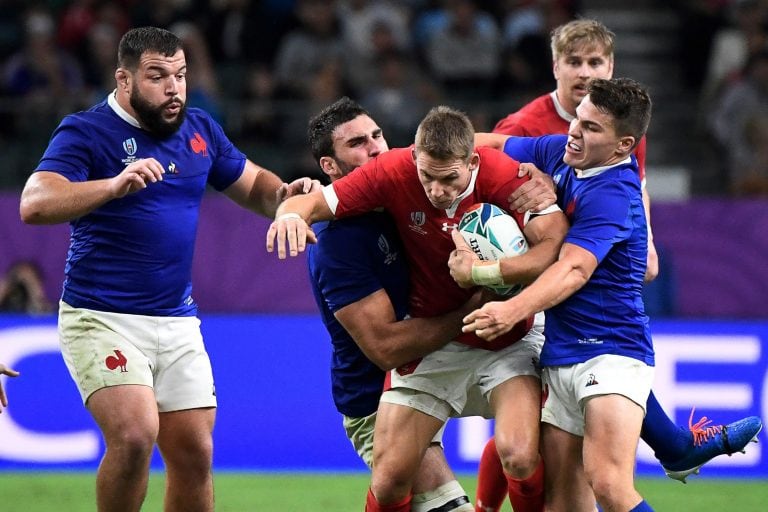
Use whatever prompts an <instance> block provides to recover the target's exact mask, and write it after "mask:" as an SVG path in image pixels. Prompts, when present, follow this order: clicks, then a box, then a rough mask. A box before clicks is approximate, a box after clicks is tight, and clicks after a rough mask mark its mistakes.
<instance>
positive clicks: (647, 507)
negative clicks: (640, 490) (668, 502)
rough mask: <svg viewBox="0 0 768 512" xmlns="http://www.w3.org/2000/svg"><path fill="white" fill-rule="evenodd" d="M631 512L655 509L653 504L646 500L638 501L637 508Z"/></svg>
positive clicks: (644, 511)
mask: <svg viewBox="0 0 768 512" xmlns="http://www.w3.org/2000/svg"><path fill="white" fill-rule="evenodd" d="M629 512H653V509H652V508H651V506H650V505H649V504H648V503H646V502H645V500H643V501H641V502H640V503H638V504H637V505H636V506H635V508H633V509H632V510H630V511H629Z"/></svg>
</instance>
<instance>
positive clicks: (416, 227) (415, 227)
mask: <svg viewBox="0 0 768 512" xmlns="http://www.w3.org/2000/svg"><path fill="white" fill-rule="evenodd" d="M425 222H427V214H426V213H424V212H411V224H410V225H409V226H408V227H409V228H410V229H411V231H415V232H417V233H419V234H420V235H426V234H427V232H426V231H424V230H423V229H422V228H421V226H423V225H424V223H425Z"/></svg>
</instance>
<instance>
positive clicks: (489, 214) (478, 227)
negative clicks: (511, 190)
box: [459, 203, 528, 296]
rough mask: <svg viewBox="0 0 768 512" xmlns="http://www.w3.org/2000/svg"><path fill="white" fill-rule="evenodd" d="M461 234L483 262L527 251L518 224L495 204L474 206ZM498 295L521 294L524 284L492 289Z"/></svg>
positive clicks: (460, 225)
mask: <svg viewBox="0 0 768 512" xmlns="http://www.w3.org/2000/svg"><path fill="white" fill-rule="evenodd" d="M459 232H460V233H461V236H462V237H463V238H464V240H465V241H466V242H467V244H468V245H469V246H470V247H471V248H472V250H473V251H474V252H475V254H477V256H478V257H479V258H480V259H481V260H484V261H488V260H498V259H501V258H509V257H513V256H519V255H520V254H523V253H525V252H526V251H527V250H528V242H527V241H526V239H525V236H524V235H523V232H522V231H521V230H520V226H518V225H517V221H516V220H515V219H514V218H513V217H512V216H511V215H509V214H508V213H507V212H505V211H504V210H502V209H501V208H499V207H498V206H496V205H492V204H489V203H478V204H475V205H472V206H471V207H470V208H469V209H468V210H467V211H466V212H464V215H463V216H462V217H461V221H460V222H459ZM489 288H491V289H492V290H493V291H495V292H496V293H498V294H499V295H507V296H512V295H516V294H518V293H520V290H522V289H523V286H522V285H519V284H518V285H512V286H489Z"/></svg>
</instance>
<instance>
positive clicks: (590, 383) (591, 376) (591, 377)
mask: <svg viewBox="0 0 768 512" xmlns="http://www.w3.org/2000/svg"><path fill="white" fill-rule="evenodd" d="M595 384H599V382H597V379H596V378H595V374H594V373H590V374H589V377H588V378H587V384H586V385H585V386H584V387H585V388H588V387H589V386H594V385H595Z"/></svg>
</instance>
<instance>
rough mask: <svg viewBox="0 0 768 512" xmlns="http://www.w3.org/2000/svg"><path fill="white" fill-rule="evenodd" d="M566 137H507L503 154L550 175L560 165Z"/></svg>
mask: <svg viewBox="0 0 768 512" xmlns="http://www.w3.org/2000/svg"><path fill="white" fill-rule="evenodd" d="M567 141H568V136H567V135H545V136H543V137H514V136H513V137H509V138H508V139H507V142H506V143H505V144H504V152H505V153H506V154H507V155H509V156H511V157H512V158H514V159H515V160H517V161H518V162H521V163H532V164H533V165H535V166H536V167H538V168H539V170H541V171H543V172H545V173H547V174H549V175H551V174H552V173H553V172H554V171H555V169H557V168H558V166H560V164H562V161H563V155H564V154H565V144H566V142H567Z"/></svg>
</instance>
